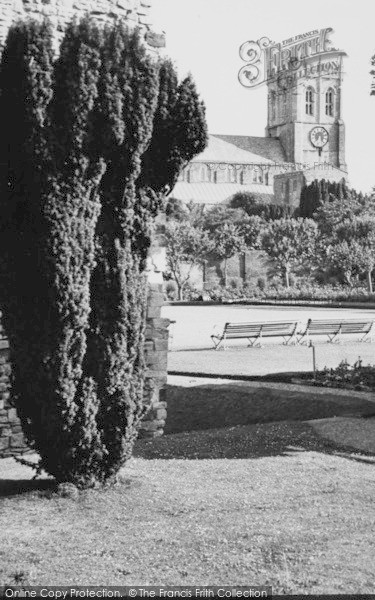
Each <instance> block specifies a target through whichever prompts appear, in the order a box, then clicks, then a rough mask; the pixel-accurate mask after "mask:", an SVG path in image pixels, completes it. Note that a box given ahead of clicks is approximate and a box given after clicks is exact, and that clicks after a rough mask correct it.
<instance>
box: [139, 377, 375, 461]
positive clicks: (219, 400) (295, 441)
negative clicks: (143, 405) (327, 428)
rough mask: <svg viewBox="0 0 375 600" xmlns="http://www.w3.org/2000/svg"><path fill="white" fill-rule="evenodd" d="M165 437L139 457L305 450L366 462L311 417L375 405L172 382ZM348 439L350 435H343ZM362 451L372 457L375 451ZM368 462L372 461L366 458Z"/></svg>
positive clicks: (316, 394) (145, 444) (146, 445)
mask: <svg viewBox="0 0 375 600" xmlns="http://www.w3.org/2000/svg"><path fill="white" fill-rule="evenodd" d="M166 401H167V411H168V417H167V423H166V427H165V433H166V434H167V435H165V436H164V437H162V438H158V439H154V440H139V441H138V442H137V444H136V447H135V455H136V456H139V457H142V458H146V459H155V458H162V459H172V458H186V459H214V458H217V459H224V458H225V459H232V458H262V457H265V456H280V455H281V456H286V455H290V454H291V453H295V452H301V451H318V452H324V453H328V454H332V453H335V454H338V453H341V454H342V455H344V456H347V457H348V458H353V456H352V455H353V454H356V460H361V457H360V456H358V452H359V451H358V449H356V448H354V447H351V446H348V445H342V444H337V443H335V442H332V441H331V440H327V439H326V438H324V437H323V436H320V435H319V433H318V432H317V431H316V430H315V429H314V428H313V427H312V426H311V425H310V424H309V423H306V421H312V420H315V419H326V418H331V417H339V416H341V417H348V416H350V417H369V416H370V415H374V413H375V403H374V402H371V401H370V400H368V399H366V397H358V395H357V396H356V397H352V396H350V395H346V396H343V395H341V390H334V391H332V390H323V391H322V390H321V389H318V388H314V387H311V388H310V389H306V388H303V389H302V388H298V386H295V387H293V386H284V387H283V386H267V385H262V384H261V383H259V386H258V385H257V386H252V387H251V386H246V385H236V384H234V383H229V382H228V384H224V385H212V384H205V385H199V386H193V387H182V386H181V387H180V386H168V388H167V391H166ZM343 439H345V438H344V437H343ZM360 454H363V455H368V456H370V457H371V456H372V453H371V452H366V451H362V450H361V451H360ZM366 462H372V460H371V459H366Z"/></svg>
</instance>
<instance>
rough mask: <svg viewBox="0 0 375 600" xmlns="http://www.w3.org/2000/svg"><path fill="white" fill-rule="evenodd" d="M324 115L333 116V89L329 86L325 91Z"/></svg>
mask: <svg viewBox="0 0 375 600" xmlns="http://www.w3.org/2000/svg"><path fill="white" fill-rule="evenodd" d="M326 115H327V116H328V117H333V89H332V88H329V90H327V91H326Z"/></svg>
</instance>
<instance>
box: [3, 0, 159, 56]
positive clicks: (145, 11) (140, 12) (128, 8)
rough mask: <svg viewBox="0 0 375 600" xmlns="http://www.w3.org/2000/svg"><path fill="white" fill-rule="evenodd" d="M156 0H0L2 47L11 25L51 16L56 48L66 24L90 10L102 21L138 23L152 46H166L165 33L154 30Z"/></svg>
mask: <svg viewBox="0 0 375 600" xmlns="http://www.w3.org/2000/svg"><path fill="white" fill-rule="evenodd" d="M151 5H152V0H1V1H0V50H1V48H2V47H3V45H4V42H5V38H6V35H7V32H8V29H9V27H10V25H11V24H12V23H13V22H14V21H16V20H18V19H24V18H25V17H28V16H29V17H32V18H35V19H42V18H43V17H48V19H49V20H50V21H51V22H52V24H53V26H54V30H55V32H56V48H58V43H59V41H60V39H61V37H62V35H63V32H64V28H65V26H66V24H67V23H68V22H69V21H70V20H71V19H72V17H73V16H74V15H78V16H83V15H85V14H87V13H89V14H91V15H92V16H94V17H95V18H96V19H97V20H98V21H101V22H103V23H105V22H114V21H116V20H118V19H122V20H125V21H127V22H128V23H129V25H130V26H138V27H139V28H140V29H141V30H142V31H143V32H144V36H145V40H146V42H147V43H148V44H149V46H150V47H153V48H157V47H163V46H164V45H165V40H164V36H163V35H161V34H157V33H156V32H154V31H153V30H152V27H151V19H150V9H151Z"/></svg>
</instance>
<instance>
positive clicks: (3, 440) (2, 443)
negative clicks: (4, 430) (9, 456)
mask: <svg viewBox="0 0 375 600" xmlns="http://www.w3.org/2000/svg"><path fill="white" fill-rule="evenodd" d="M8 448H9V438H8V437H0V453H2V451H3V450H5V449H8Z"/></svg>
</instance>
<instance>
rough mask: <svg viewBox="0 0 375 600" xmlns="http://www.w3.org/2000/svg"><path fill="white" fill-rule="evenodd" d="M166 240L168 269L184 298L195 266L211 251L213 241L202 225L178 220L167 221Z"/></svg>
mask: <svg viewBox="0 0 375 600" xmlns="http://www.w3.org/2000/svg"><path fill="white" fill-rule="evenodd" d="M165 242H166V250H167V254H166V260H167V266H168V270H169V272H170V274H171V275H172V278H173V279H174V281H175V282H176V285H177V290H178V299H179V300H183V295H184V291H185V288H186V286H187V284H188V283H189V280H190V276H191V273H192V270H193V268H194V267H196V266H199V265H202V263H203V261H204V260H205V259H206V258H207V256H208V255H209V253H210V252H211V250H212V247H213V243H212V241H211V240H210V238H209V236H208V234H207V232H206V231H204V230H203V229H202V228H201V227H194V225H192V224H190V223H188V222H187V223H180V222H178V221H169V222H168V223H167V225H166V229H165Z"/></svg>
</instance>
